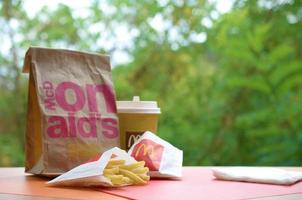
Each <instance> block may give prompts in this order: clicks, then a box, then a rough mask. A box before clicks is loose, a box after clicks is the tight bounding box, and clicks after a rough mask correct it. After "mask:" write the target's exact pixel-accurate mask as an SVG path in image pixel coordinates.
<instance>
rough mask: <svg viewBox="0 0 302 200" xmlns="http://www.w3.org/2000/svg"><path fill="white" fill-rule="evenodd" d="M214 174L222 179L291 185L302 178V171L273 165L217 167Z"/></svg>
mask: <svg viewBox="0 0 302 200" xmlns="http://www.w3.org/2000/svg"><path fill="white" fill-rule="evenodd" d="M212 171H213V175H214V176H215V177H216V178H217V179H220V180H228V181H246V182H254V183H268V184H278V185H290V184H294V183H296V182H297V181H300V180H302V172H296V171H288V170H283V169H278V168H271V167H215V168H212Z"/></svg>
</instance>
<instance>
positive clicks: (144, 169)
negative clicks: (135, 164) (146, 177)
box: [131, 167, 149, 174]
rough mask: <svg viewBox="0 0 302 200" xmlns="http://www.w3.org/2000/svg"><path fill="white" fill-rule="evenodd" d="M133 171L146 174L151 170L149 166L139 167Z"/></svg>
mask: <svg viewBox="0 0 302 200" xmlns="http://www.w3.org/2000/svg"><path fill="white" fill-rule="evenodd" d="M131 171H132V172H133V173H135V174H145V173H148V172H149V168H148V167H139V168H136V169H133V170H131Z"/></svg>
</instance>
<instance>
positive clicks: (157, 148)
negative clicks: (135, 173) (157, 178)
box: [131, 139, 164, 171]
mask: <svg viewBox="0 0 302 200" xmlns="http://www.w3.org/2000/svg"><path fill="white" fill-rule="evenodd" d="M163 151H164V147H163V146H162V145H160V144H157V143H155V142H153V141H152V140H148V139H143V140H141V141H140V142H139V143H138V144H137V145H135V147H134V149H133V151H132V153H131V156H132V157H134V158H135V159H136V160H138V161H142V160H143V161H145V162H146V166H147V167H148V168H149V170H150V171H158V170H159V166H160V162H161V158H162V154H163Z"/></svg>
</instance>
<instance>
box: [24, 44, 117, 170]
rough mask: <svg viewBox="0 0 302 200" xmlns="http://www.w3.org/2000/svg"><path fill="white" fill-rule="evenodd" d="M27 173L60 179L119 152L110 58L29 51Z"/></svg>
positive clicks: (70, 53)
mask: <svg viewBox="0 0 302 200" xmlns="http://www.w3.org/2000/svg"><path fill="white" fill-rule="evenodd" d="M23 72H26V73H28V72H29V92H28V113H27V128H26V163H25V171H26V172H29V173H33V174H43V175H48V176H51V175H59V174H62V173H64V172H66V171H68V170H70V169H72V168H74V167H75V166H77V165H80V164H82V163H83V162H86V161H87V160H89V159H90V158H91V157H93V156H95V155H97V154H100V153H102V152H104V151H106V150H108V149H110V148H112V147H115V146H119V130H118V118H117V115H116V104H115V93H114V89H113V88H114V87H113V83H112V78H111V69H110V61H109V57H108V56H104V55H98V54H91V53H83V52H76V51H70V50H61V49H47V48H29V49H28V51H27V53H26V57H25V61H24V68H23Z"/></svg>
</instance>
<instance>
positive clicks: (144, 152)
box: [135, 144, 154, 158]
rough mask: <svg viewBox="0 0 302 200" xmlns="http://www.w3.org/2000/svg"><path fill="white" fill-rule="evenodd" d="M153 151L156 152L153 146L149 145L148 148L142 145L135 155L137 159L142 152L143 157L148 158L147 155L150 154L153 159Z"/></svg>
mask: <svg viewBox="0 0 302 200" xmlns="http://www.w3.org/2000/svg"><path fill="white" fill-rule="evenodd" d="M153 151H154V148H153V146H151V145H148V146H147V145H146V144H141V145H139V147H138V148H137V151H136V153H135V157H137V156H138V154H139V153H141V152H142V155H143V156H147V154H148V156H150V157H151V158H152V155H153Z"/></svg>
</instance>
